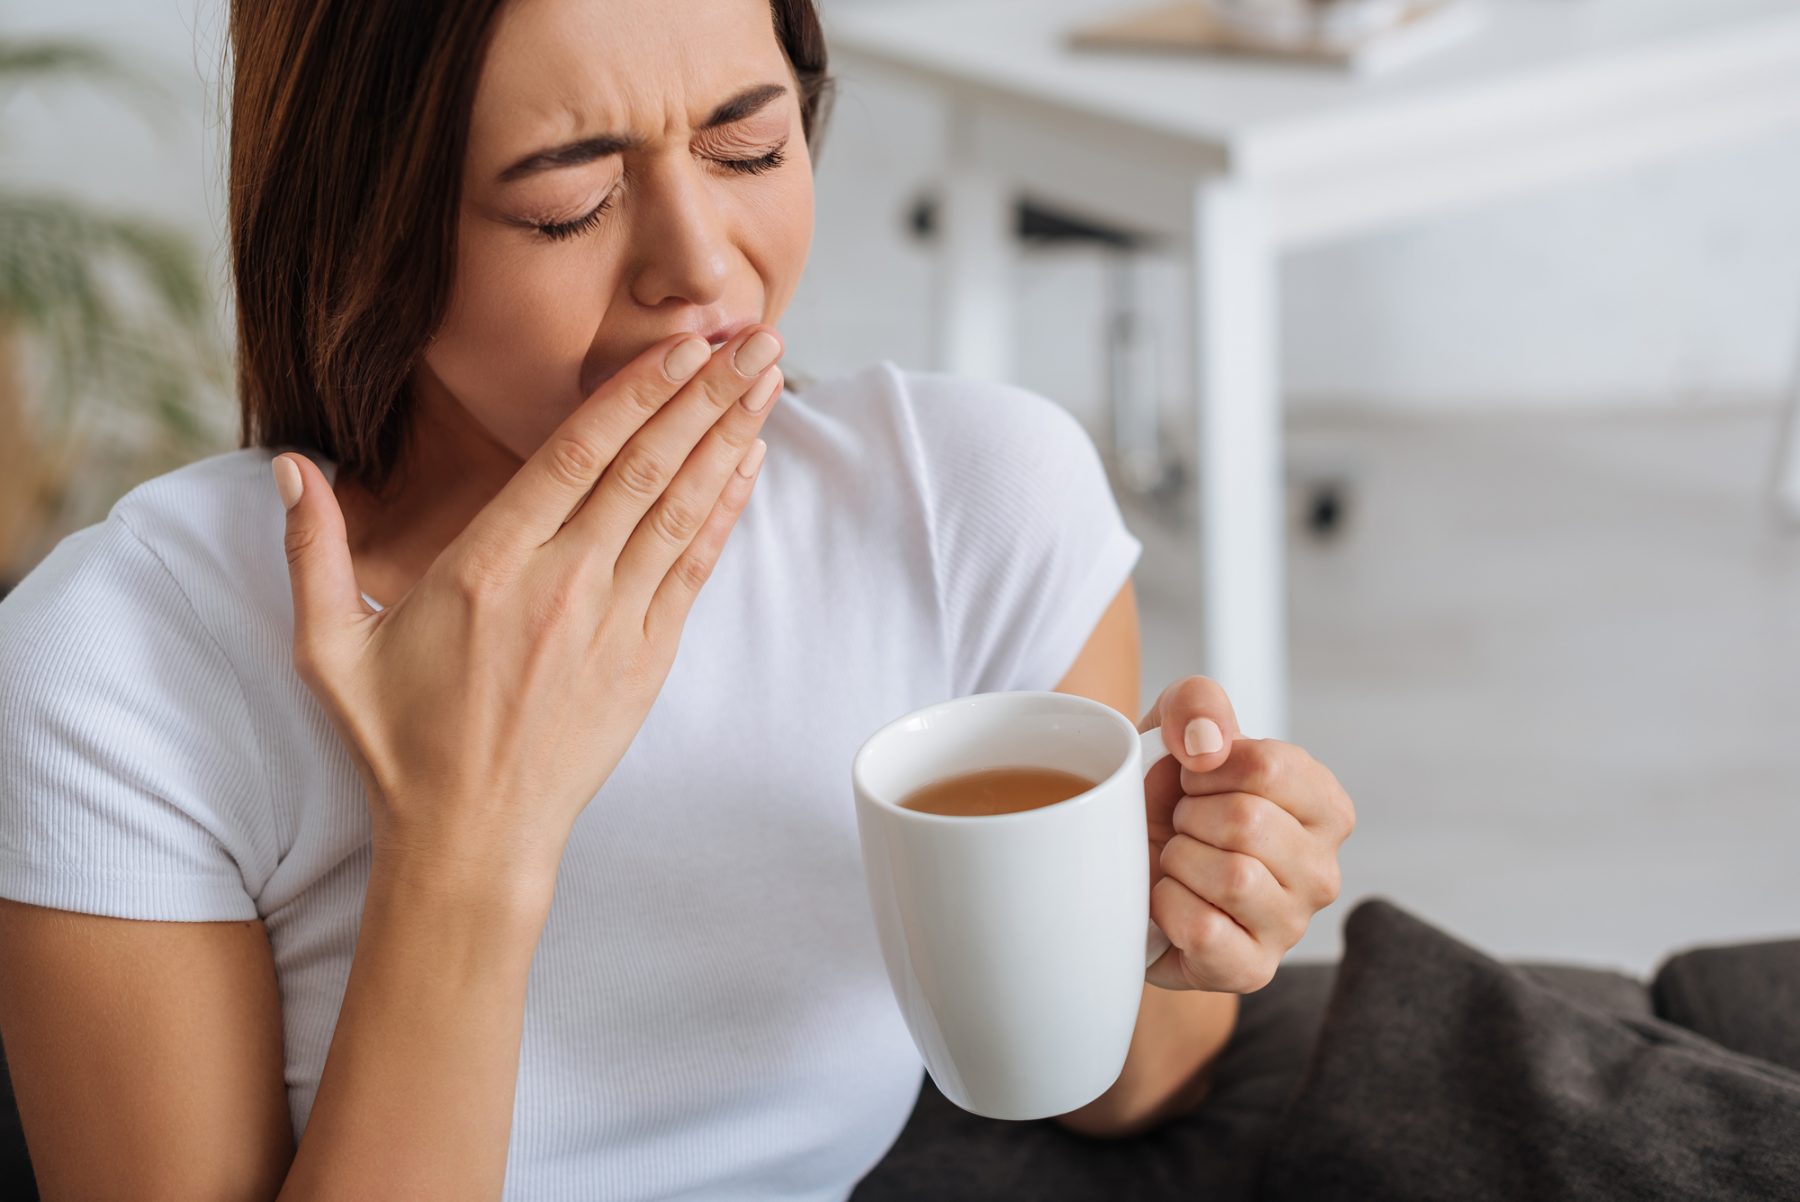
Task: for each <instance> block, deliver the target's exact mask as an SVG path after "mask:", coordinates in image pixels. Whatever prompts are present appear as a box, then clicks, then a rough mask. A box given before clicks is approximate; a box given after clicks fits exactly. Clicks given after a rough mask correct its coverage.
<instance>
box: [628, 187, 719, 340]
mask: <svg viewBox="0 0 1800 1202" xmlns="http://www.w3.org/2000/svg"><path fill="white" fill-rule="evenodd" d="M701 170H702V169H701V167H700V165H699V164H698V163H695V162H693V160H692V159H691V158H689V159H688V161H687V162H686V163H682V164H675V165H670V166H668V167H667V168H665V169H663V170H661V171H658V172H656V173H655V178H654V180H653V181H651V180H646V181H645V187H644V188H643V189H642V190H640V193H639V196H640V198H641V200H640V203H639V204H638V206H637V212H636V221H635V222H634V223H633V228H632V236H633V241H634V242H635V243H636V248H635V250H636V255H635V263H634V270H633V273H632V278H631V296H632V299H633V300H635V301H637V303H638V304H640V305H644V306H645V307H647V308H651V309H655V308H658V307H660V306H663V305H667V304H670V303H671V302H673V303H675V304H677V305H685V304H691V305H700V306H706V305H716V304H718V303H719V301H720V300H721V298H722V297H723V296H724V292H725V284H726V280H727V278H728V277H729V275H730V271H731V240H730V237H729V233H728V230H727V228H726V223H725V220H724V216H723V214H722V213H721V212H720V211H719V206H718V205H717V203H716V202H715V198H714V197H713V195H712V191H711V189H710V187H709V186H708V181H707V180H705V179H704V178H702V176H701Z"/></svg>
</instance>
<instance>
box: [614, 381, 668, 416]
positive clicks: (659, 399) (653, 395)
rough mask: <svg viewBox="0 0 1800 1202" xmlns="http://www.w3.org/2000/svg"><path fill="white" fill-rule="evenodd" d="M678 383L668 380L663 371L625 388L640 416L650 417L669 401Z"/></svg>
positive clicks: (632, 405)
mask: <svg viewBox="0 0 1800 1202" xmlns="http://www.w3.org/2000/svg"><path fill="white" fill-rule="evenodd" d="M677 387H678V385H675V384H671V383H669V382H668V381H666V380H665V379H664V378H663V376H662V373H661V372H658V373H657V374H656V376H655V377H654V378H652V379H647V380H640V381H638V382H636V383H634V384H633V385H632V386H631V387H629V388H627V389H626V390H625V392H626V396H627V400H628V403H629V404H630V405H631V407H632V410H633V411H634V412H636V413H637V414H638V415H639V417H641V418H644V419H648V418H649V417H650V416H651V415H652V414H654V413H655V412H656V411H657V410H658V409H661V408H662V407H663V406H664V405H666V404H668V403H669V397H670V396H671V395H672V394H673V393H674V391H675V389H676V388H677Z"/></svg>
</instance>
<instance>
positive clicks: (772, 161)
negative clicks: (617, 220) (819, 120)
mask: <svg viewBox="0 0 1800 1202" xmlns="http://www.w3.org/2000/svg"><path fill="white" fill-rule="evenodd" d="M786 146H787V143H786V142H783V143H782V144H781V145H780V146H777V147H775V149H773V150H771V151H769V153H768V154H764V155H758V156H757V157H756V158H753V159H714V160H713V161H714V162H716V163H717V164H719V166H721V167H723V168H725V169H726V170H728V171H733V172H736V173H737V174H739V175H761V174H763V173H764V172H767V171H773V170H775V169H776V168H777V167H779V166H781V165H782V164H783V163H785V162H787V155H786V154H784V153H783V151H784V150H785V148H786ZM612 202H613V193H610V192H609V193H608V194H607V196H606V199H605V200H603V201H601V202H600V203H599V204H597V205H595V206H594V209H593V211H592V212H590V213H588V214H587V215H586V216H584V217H577V218H575V219H574V220H573V221H546V222H534V223H533V228H534V229H536V230H537V232H538V233H540V234H542V235H543V236H544V237H546V238H548V239H550V241H552V242H561V241H563V240H564V239H567V238H575V237H578V236H580V235H582V234H585V233H587V232H588V231H589V230H592V229H593V228H594V227H595V226H597V225H599V224H600V219H601V218H602V217H604V216H606V211H607V210H608V209H610V208H612Z"/></svg>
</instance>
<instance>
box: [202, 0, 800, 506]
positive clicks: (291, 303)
mask: <svg viewBox="0 0 1800 1202" xmlns="http://www.w3.org/2000/svg"><path fill="white" fill-rule="evenodd" d="M500 3H501V0H459V2H448V0H446V2H441V3H431V4H419V3H417V2H416V0H232V3H231V51H232V58H233V62H234V73H233V81H232V91H231V165H230V223H231V266H232V277H233V281H234V283H235V285H236V292H237V323H238V403H239V405H240V407H241V411H242V418H243V429H242V436H241V440H240V445H241V446H245V447H250V446H265V447H284V446H293V447H307V448H312V449H315V450H318V451H320V452H322V453H324V454H325V455H327V456H329V457H330V458H332V459H333V460H335V461H336V463H337V465H338V471H339V474H340V475H342V476H344V477H348V478H353V479H357V480H359V481H362V482H363V483H365V484H366V485H367V486H368V487H370V488H372V489H375V490H379V489H381V488H382V487H383V485H384V484H385V483H386V482H387V479H388V476H389V474H390V473H391V472H392V470H393V468H394V465H395V463H396V462H397V461H398V459H399V455H400V451H401V448H402V445H403V440H404V438H405V436H406V430H407V425H408V421H407V419H408V416H409V414H410V411H411V398H410V395H409V389H408V380H409V378H410V377H411V374H412V370H413V366H414V364H415V362H416V360H417V358H418V355H419V352H420V351H421V350H422V349H423V348H424V346H425V344H426V342H427V341H428V340H429V339H430V337H431V334H432V331H433V330H435V329H436V328H437V326H438V324H439V323H440V322H441V321H442V320H443V317H444V313H445V310H446V308H447V306H448V305H449V301H450V286H451V281H452V279H453V278H454V276H455V268H456V234H457V213H458V210H459V208H460V206H461V199H462V186H461V184H462V162H463V154H464V151H465V149H466V147H467V144H468V135H469V116H470V109H471V107H472V105H473V103H474V97H475V85H476V80H477V77H478V76H479V73H480V70H481V61H482V57H483V55H484V53H485V52H486V48H487V41H488V36H489V32H490V30H491V28H492V26H493V18H494V14H495V13H496V12H497V11H498V9H499V7H500ZM770 8H771V16H772V19H773V21H774V25H775V35H776V37H777V39H778V40H779V41H780V43H781V47H782V50H783V52H784V53H785V54H786V55H787V59H788V62H789V64H790V65H791V66H792V67H793V70H794V76H795V80H796V82H797V83H798V85H799V93H800V96H799V99H800V117H801V123H802V124H801V128H802V130H803V131H804V133H805V136H806V140H807V143H808V145H809V146H811V145H815V144H816V142H817V141H818V136H819V134H820V133H821V132H822V130H823V126H824V114H825V110H826V108H827V105H828V101H829V92H830V77H829V75H828V74H827V71H826V56H825V35H824V32H823V30H822V29H821V28H820V26H819V14H818V10H817V9H816V8H815V7H814V0H772V2H771V5H770Z"/></svg>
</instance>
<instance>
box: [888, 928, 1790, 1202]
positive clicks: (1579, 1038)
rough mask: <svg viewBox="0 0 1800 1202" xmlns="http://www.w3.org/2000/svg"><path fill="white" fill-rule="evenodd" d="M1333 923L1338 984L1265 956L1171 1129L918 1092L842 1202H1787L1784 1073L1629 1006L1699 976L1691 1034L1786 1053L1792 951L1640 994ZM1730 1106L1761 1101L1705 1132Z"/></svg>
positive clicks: (1410, 932)
mask: <svg viewBox="0 0 1800 1202" xmlns="http://www.w3.org/2000/svg"><path fill="white" fill-rule="evenodd" d="M1346 931H1347V936H1348V943H1347V950H1346V954H1345V959H1344V963H1343V968H1342V971H1341V974H1340V973H1338V972H1334V969H1333V967H1332V966H1328V965H1318V964H1297V965H1287V966H1285V967H1283V968H1282V969H1281V971H1280V972H1279V973H1278V974H1277V975H1276V978H1275V980H1274V981H1273V982H1272V983H1271V984H1270V985H1269V986H1268V988H1266V989H1264V990H1262V991H1261V992H1259V993H1254V994H1251V995H1249V996H1248V997H1246V998H1245V999H1244V1005H1243V1011H1242V1015H1241V1017H1240V1021H1239V1025H1238V1030H1237V1032H1236V1034H1235V1035H1234V1036H1233V1037H1232V1041H1231V1043H1230V1044H1229V1045H1228V1046H1227V1048H1226V1050H1225V1052H1224V1053H1223V1055H1222V1056H1221V1058H1220V1061H1219V1065H1218V1084H1217V1086H1216V1087H1215V1090H1214V1093H1213V1095H1212V1097H1211V1098H1210V1099H1209V1100H1208V1101H1207V1103H1206V1104H1205V1105H1204V1106H1202V1107H1201V1108H1200V1109H1199V1110H1198V1111H1197V1112H1195V1113H1194V1114H1192V1115H1189V1116H1186V1117H1184V1118H1182V1119H1178V1120H1176V1121H1174V1122H1172V1123H1169V1124H1167V1125H1166V1126H1164V1127H1163V1128H1162V1129H1161V1130H1158V1131H1154V1132H1151V1133H1149V1134H1147V1135H1144V1136H1141V1137H1138V1138H1136V1139H1129V1140H1120V1141H1094V1140H1087V1139H1083V1138H1081V1137H1079V1136H1075V1135H1071V1134H1069V1133H1068V1132H1065V1131H1063V1130H1062V1129H1061V1128H1060V1127H1057V1126H1056V1125H1055V1124H1054V1123H1052V1122H1048V1121H1045V1122H1039V1123H1003V1122H996V1121H994V1120H990V1119H983V1118H979V1117H977V1116H975V1115H971V1114H968V1113H966V1112H964V1111H961V1110H958V1109H957V1108H956V1107H955V1106H953V1105H951V1104H950V1103H949V1102H947V1101H946V1100H945V1099H944V1098H943V1096H942V1095H941V1094H939V1093H938V1091H937V1090H936V1088H935V1087H933V1085H932V1084H931V1082H930V1081H929V1080H927V1081H926V1082H925V1088H924V1090H923V1091H922V1093H921V1095H920V1098H919V1102H918V1105H917V1107H916V1108H915V1110H914V1112H913V1115H912V1118H911V1120H910V1122H909V1123H908V1125H907V1127H906V1130H905V1131H904V1132H903V1133H902V1134H901V1137H900V1140H899V1142H898V1143H897V1144H896V1145H895V1147H894V1148H893V1150H892V1151H891V1152H890V1153H889V1154H888V1156H887V1157H886V1158H885V1159H884V1160H883V1161H882V1162H881V1163H880V1164H879V1165H877V1166H876V1167H875V1169H874V1171H873V1172H871V1173H870V1174H869V1175H868V1177H866V1178H865V1179H864V1180H863V1182H862V1183H861V1184H860V1185H859V1186H858V1187H857V1190H856V1193H855V1194H854V1199H855V1202H926V1200H928V1199H929V1200H933V1202H936V1200H943V1202H960V1200H969V1202H973V1200H975V1199H995V1198H1031V1199H1034V1200H1038V1202H1076V1200H1078V1199H1111V1198H1131V1199H1134V1200H1135V1202H1150V1200H1154V1199H1164V1198H1166V1199H1171V1200H1174V1199H1181V1200H1183V1202H1186V1200H1188V1199H1192V1198H1195V1197H1205V1198H1207V1199H1208V1200H1209V1202H1215V1200H1216V1202H1234V1200H1239V1199H1250V1198H1270V1199H1307V1200H1308V1202H1312V1200H1315V1199H1319V1200H1330V1199H1338V1198H1344V1199H1349V1198H1356V1199H1359V1200H1360V1199H1372V1198H1382V1199H1391V1198H1434V1199H1437V1198H1457V1199H1476V1200H1479V1199H1485V1198H1508V1199H1514V1198H1530V1199H1533V1200H1534V1202H1540V1200H1543V1202H1549V1200H1555V1199H1565V1198H1566V1199H1577V1198H1579V1199H1584V1200H1585V1199H1588V1198H1602V1199H1604V1198H1624V1197H1644V1198H1649V1197H1655V1198H1676V1197H1696V1198H1698V1197H1706V1198H1726V1199H1729V1198H1734V1197H1760V1198H1777V1199H1779V1198H1795V1197H1800V1165H1797V1164H1795V1158H1796V1157H1800V1078H1797V1077H1795V1076H1794V1075H1793V1074H1790V1073H1788V1072H1786V1071H1785V1070H1783V1069H1781V1068H1779V1067H1776V1066H1775V1065H1773V1064H1768V1063H1763V1062H1760V1061H1755V1060H1751V1059H1748V1058H1746V1057H1744V1056H1739V1055H1736V1054H1735V1053H1733V1052H1730V1051H1727V1050H1726V1049H1724V1048H1722V1047H1719V1046H1718V1045H1716V1044H1714V1043H1712V1042H1710V1041H1708V1040H1707V1039H1704V1038H1701V1037H1700V1036H1698V1035H1695V1034H1693V1033H1692V1032H1689V1031H1685V1030H1683V1029H1681V1028H1679V1027H1676V1026H1673V1025H1672V1024H1671V1023H1669V1022H1665V1021H1659V1020H1658V1018H1657V1016H1656V1014H1655V1013H1654V1012H1653V1010H1652V998H1653V997H1656V998H1658V999H1660V998H1661V997H1662V996H1663V995H1664V994H1665V993H1666V992H1668V991H1669V990H1670V989H1672V988H1673V984H1672V983H1673V982H1676V981H1683V982H1686V984H1685V985H1684V986H1683V988H1684V989H1685V990H1686V991H1687V992H1686V994H1685V996H1689V997H1692V996H1696V994H1695V992H1694V985H1693V982H1694V981H1695V980H1696V979H1699V980H1703V981H1707V982H1709V984H1710V985H1711V986H1716V987H1717V988H1707V989H1704V990H1702V991H1701V993H1702V994H1703V995H1704V996H1706V997H1707V998H1708V999H1709V1001H1708V1003H1707V1005H1706V1006H1705V1007H1704V1012H1705V1014H1706V1016H1707V1020H1708V1022H1709V1023H1710V1024H1711V1025H1712V1027H1713V1029H1715V1030H1729V1031H1731V1032H1733V1033H1734V1037H1735V1038H1737V1039H1739V1040H1740V1041H1741V1042H1743V1043H1744V1044H1745V1045H1746V1046H1756V1047H1763V1048H1776V1049H1779V1048H1787V1049H1789V1050H1792V1048H1793V1046H1794V1043H1793V1041H1794V1040H1796V1039H1797V1038H1800V1013H1797V1012H1796V1010H1795V1008H1794V1007H1793V1005H1792V998H1793V996H1794V990H1796V989H1800V942H1790V943H1784V944H1767V945H1761V946H1759V947H1755V948H1722V949H1707V950H1705V951H1701V952H1690V953H1688V954H1686V955H1683V956H1678V957H1675V958H1674V959H1672V960H1670V961H1669V962H1668V963H1667V964H1665V965H1664V967H1663V968H1662V970H1661V971H1660V972H1659V973H1658V975H1657V978H1656V984H1655V987H1654V990H1653V989H1647V988H1646V987H1645V986H1644V985H1643V984H1641V983H1639V982H1637V981H1634V980H1632V979H1631V978H1629V977H1626V976H1623V975H1620V974H1618V973H1612V972H1605V971H1601V970H1595V969H1586V968H1576V967H1569V966H1564V965H1536V966H1531V965H1526V966H1518V967H1509V966H1506V965H1502V964H1499V963H1497V962H1495V961H1493V960H1490V959H1488V958H1487V957H1485V956H1482V955H1481V954H1480V953H1478V952H1475V951H1473V950H1472V949H1470V948H1467V947H1465V946H1464V945H1462V944H1460V943H1458V942H1457V941H1455V940H1453V939H1451V938H1450V937H1448V936H1446V935H1443V934H1441V933H1440V932H1437V931H1435V930H1433V929H1432V928H1430V927H1428V926H1426V925H1425V924H1424V923H1421V922H1419V921H1418V920H1416V919H1413V918H1411V917H1409V916H1407V915H1406V914H1404V913H1402V912H1401V911H1399V910H1397V909H1395V908H1394V907H1392V906H1390V905H1387V904H1385V903H1380V902H1370V903H1365V904H1364V905H1362V906H1359V907H1358V908H1357V910H1356V911H1355V912H1354V913H1353V914H1352V915H1351V918H1350V919H1349V922H1348V924H1347V927H1346ZM1784 998H1785V999H1787V1001H1786V1002H1784V1001H1783V999H1784ZM1697 1009H1699V1008H1696V1010H1697ZM1640 1071H1648V1074H1649V1075H1647V1076H1645V1077H1644V1078H1643V1079H1642V1080H1640V1079H1639V1078H1638V1076H1637V1074H1638V1073H1639V1072H1640ZM1657 1081H1660V1082H1661V1086H1660V1087H1654V1086H1653V1083H1654V1082H1657ZM1653 1088H1655V1089H1658V1090H1659V1091H1658V1092H1654V1096H1652V1093H1653ZM1744 1106H1748V1107H1751V1108H1752V1109H1754V1108H1756V1107H1762V1108H1763V1109H1761V1110H1760V1111H1758V1112H1757V1113H1754V1114H1751V1115H1749V1116H1748V1121H1747V1122H1746V1123H1744V1124H1743V1125H1742V1127H1741V1128H1740V1127H1735V1126H1734V1127H1732V1128H1729V1129H1724V1130H1722V1129H1721V1128H1720V1127H1718V1126H1716V1125H1712V1123H1711V1120H1716V1119H1719V1118H1721V1117H1722V1116H1724V1115H1725V1114H1727V1113H1736V1112H1737V1110H1738V1108H1739V1107H1744ZM1671 1123H1698V1124H1705V1125H1704V1126H1702V1127H1699V1128H1696V1129H1694V1130H1690V1131H1685V1132H1684V1131H1683V1130H1682V1129H1680V1128H1679V1127H1671V1126H1670V1124H1671ZM1783 1139H1785V1143H1783V1142H1781V1141H1782V1140H1783ZM1589 1157H1591V1158H1592V1160H1591V1163H1589V1161H1588V1160H1587V1158H1589ZM1602 1168H1604V1171H1601V1170H1602ZM1265 1169H1266V1173H1265ZM1757 1190H1760V1191H1761V1192H1760V1193H1758V1192H1756V1191H1757ZM1746 1191H1748V1192H1746Z"/></svg>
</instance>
